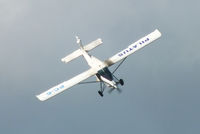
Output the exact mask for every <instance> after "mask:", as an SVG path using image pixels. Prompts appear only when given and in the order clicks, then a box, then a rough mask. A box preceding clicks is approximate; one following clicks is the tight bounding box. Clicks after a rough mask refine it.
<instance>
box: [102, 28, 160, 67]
mask: <svg viewBox="0 0 200 134" xmlns="http://www.w3.org/2000/svg"><path fill="white" fill-rule="evenodd" d="M160 37H161V33H160V32H159V31H158V30H157V29H156V30H155V31H154V32H152V33H150V34H148V35H147V36H145V37H143V38H141V39H140V40H138V41H136V42H135V43H133V44H131V45H129V46H128V47H127V48H126V49H124V50H122V51H121V52H119V53H117V54H116V55H114V56H112V57H110V58H109V59H107V60H105V61H104V63H105V64H106V65H107V66H111V65H113V64H115V63H116V62H118V61H120V60H122V59H124V58H126V57H127V56H129V55H131V54H133V53H134V52H136V51H137V50H139V49H141V48H143V47H144V46H146V45H148V44H150V43H151V42H153V41H154V40H156V39H158V38H160Z"/></svg>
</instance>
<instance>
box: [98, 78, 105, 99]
mask: <svg viewBox="0 0 200 134" xmlns="http://www.w3.org/2000/svg"><path fill="white" fill-rule="evenodd" d="M105 88H106V85H105V84H104V82H100V90H99V91H98V93H99V95H100V96H101V97H103V92H104V90H105Z"/></svg>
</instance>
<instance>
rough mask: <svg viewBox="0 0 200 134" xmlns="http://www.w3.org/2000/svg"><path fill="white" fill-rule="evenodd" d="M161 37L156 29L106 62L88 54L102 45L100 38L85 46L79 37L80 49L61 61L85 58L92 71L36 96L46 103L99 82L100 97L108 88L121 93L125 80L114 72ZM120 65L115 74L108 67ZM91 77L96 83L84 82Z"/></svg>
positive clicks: (77, 41) (77, 38)
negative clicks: (120, 86)
mask: <svg viewBox="0 0 200 134" xmlns="http://www.w3.org/2000/svg"><path fill="white" fill-rule="evenodd" d="M160 37H161V32H160V31H159V30H158V29H156V30H154V31H153V32H151V33H150V34H148V35H146V36H145V37H143V38H141V39H139V40H138V41H136V42H135V43H132V44H131V45H129V46H128V47H127V48H125V49H124V50H122V51H120V52H119V53H117V54H115V55H114V56H112V57H110V58H109V59H107V60H105V61H101V60H99V59H98V58H96V57H94V56H92V55H90V54H89V53H88V52H89V51H90V50H92V49H94V48H96V47H97V46H99V45H101V44H102V43H103V42H102V40H101V39H100V38H99V39H97V40H95V41H93V42H91V43H89V44H88V45H85V46H83V45H82V41H81V40H80V39H79V37H78V36H76V43H77V44H78V45H79V47H80V48H79V49H78V50H76V51H74V52H72V53H71V54H69V55H67V56H66V57H64V58H62V59H61V61H62V62H64V63H68V62H70V61H72V60H74V59H76V58H78V57H79V56H83V57H84V58H85V60H86V61H87V63H88V65H89V66H90V69H88V70H87V71H85V72H83V73H81V74H79V75H77V76H75V77H73V78H71V79H69V80H68V81H65V82H63V83H60V84H59V85H57V86H54V87H52V88H50V89H49V90H47V91H45V92H43V93H41V94H39V95H36V97H37V98H38V99H39V100H40V101H45V100H47V99H50V98H51V97H53V96H55V95H57V94H59V93H61V92H63V91H65V90H66V89H69V88H71V87H72V86H74V85H77V84H85V83H93V82H99V83H100V90H99V91H98V93H99V95H100V96H101V97H103V92H104V90H105V88H106V87H108V88H110V92H112V91H113V90H114V89H116V90H117V91H119V92H121V90H120V89H119V84H120V85H122V86H123V85H124V81H123V79H118V78H117V77H115V76H114V72H115V71H116V70H117V69H118V68H119V66H120V65H121V64H122V63H123V62H124V61H125V59H126V58H127V57H128V56H129V55H131V54H133V53H134V52H136V51H137V50H139V49H141V48H143V47H144V46H146V45H148V44H150V43H151V42H153V41H155V40H157V39H158V38H160ZM119 61H121V62H120V63H119V65H118V66H117V67H116V69H114V71H113V72H111V71H110V70H109V69H108V67H110V66H112V65H113V64H115V63H117V62H119ZM91 76H96V81H93V82H82V81H84V80H86V79H87V78H89V77H91Z"/></svg>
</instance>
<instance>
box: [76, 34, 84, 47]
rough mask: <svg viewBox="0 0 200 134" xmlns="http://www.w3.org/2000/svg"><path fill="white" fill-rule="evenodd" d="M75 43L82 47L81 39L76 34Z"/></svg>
mask: <svg viewBox="0 0 200 134" xmlns="http://www.w3.org/2000/svg"><path fill="white" fill-rule="evenodd" d="M76 43H77V44H78V45H79V46H80V48H81V49H83V45H82V41H81V39H80V38H79V37H78V36H76Z"/></svg>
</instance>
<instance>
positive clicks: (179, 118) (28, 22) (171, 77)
mask: <svg viewBox="0 0 200 134" xmlns="http://www.w3.org/2000/svg"><path fill="white" fill-rule="evenodd" d="M199 5H200V2H199V1H197V0H192V1H181V0H149V1H145V0H138V1H131V0H123V1H114V0H101V1H97V0H85V1H80V0H67V1H64V0H57V1H53V0H40V1H34V0H29V1H27V0H18V1H16V0H0V61H1V63H0V65H1V69H0V89H1V94H0V109H1V112H0V132H1V133H4V134H13V133H17V134H27V133H28V134H35V133H39V134H40V133H45V134H46V133H47V134H54V133H69V134H78V133H84V134H88V133H92V134H110V133H115V134H121V133H137V134H146V133H148V134H169V133H170V134H177V133H181V134H189V133H200V129H199V125H200V116H199V113H200V107H199V102H200V98H199V95H200V83H199V79H200V69H199V68H200V53H199V50H200V45H199V44H200V41H199V30H200V29H199V24H200V17H199V12H200V8H199ZM156 28H158V29H159V30H160V31H161V32H162V35H163V36H162V38H161V39H159V40H158V41H156V42H154V43H153V44H151V45H149V46H148V47H145V48H144V49H142V50H140V51H138V52H137V53H135V54H133V55H132V56H130V57H129V58H128V59H127V60H126V62H125V63H124V64H123V66H121V68H120V69H119V70H118V72H117V73H116V75H117V76H118V77H119V78H123V79H124V80H125V86H124V87H122V90H123V92H122V94H120V95H119V94H118V93H117V92H113V93H112V94H111V95H110V94H107V93H106V92H105V97H104V98H101V97H100V96H99V95H98V93H97V91H98V89H99V85H98V84H91V85H81V86H80V85H78V86H75V87H73V88H71V89H70V90H68V91H65V92H64V93H62V94H60V95H58V96H56V97H55V98H52V99H50V100H49V101H46V102H40V101H38V100H37V99H36V98H35V95H36V94H39V93H41V92H43V91H45V90H47V89H48V88H50V87H52V86H54V85H56V84H58V83H60V82H62V81H65V80H67V79H69V78H71V77H73V76H75V75H76V74H79V73H81V72H82V71H85V70H87V69H88V66H87V64H86V62H85V61H84V60H83V59H82V58H79V59H77V60H75V61H73V62H71V63H69V64H63V63H62V62H61V61H60V59H61V58H62V57H64V56H66V55H67V54H69V53H70V52H72V51H74V50H76V49H77V48H78V46H77V45H76V44H75V35H79V36H80V38H81V39H82V41H83V43H89V42H90V41H93V40H95V39H97V38H99V37H101V38H102V39H103V42H104V44H103V45H102V46H100V47H98V48H97V49H95V50H94V51H92V52H91V54H93V55H94V56H96V57H98V58H100V59H102V60H104V59H106V58H109V57H110V56H112V55H113V54H115V53H117V52H119V51H120V50H121V49H124V48H125V47H127V46H128V45H129V44H130V43H132V42H134V41H136V40H137V39H139V38H140V37H143V36H144V35H146V34H148V33H150V32H152V31H153V30H154V29H156ZM111 69H113V67H111Z"/></svg>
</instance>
